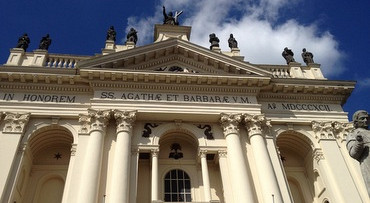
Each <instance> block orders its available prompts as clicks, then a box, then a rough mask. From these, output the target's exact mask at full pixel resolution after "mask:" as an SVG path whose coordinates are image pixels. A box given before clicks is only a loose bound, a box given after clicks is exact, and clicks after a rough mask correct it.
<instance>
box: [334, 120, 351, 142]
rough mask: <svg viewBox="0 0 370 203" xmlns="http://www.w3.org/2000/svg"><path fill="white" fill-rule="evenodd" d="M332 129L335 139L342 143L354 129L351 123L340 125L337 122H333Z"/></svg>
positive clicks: (340, 123)
mask: <svg viewBox="0 0 370 203" xmlns="http://www.w3.org/2000/svg"><path fill="white" fill-rule="evenodd" d="M333 128H334V133H335V135H336V137H337V138H339V139H340V141H342V142H343V141H346V140H347V135H348V134H349V133H350V132H352V131H353V130H354V129H355V128H354V126H353V123H350V122H346V123H342V122H338V121H335V122H333Z"/></svg>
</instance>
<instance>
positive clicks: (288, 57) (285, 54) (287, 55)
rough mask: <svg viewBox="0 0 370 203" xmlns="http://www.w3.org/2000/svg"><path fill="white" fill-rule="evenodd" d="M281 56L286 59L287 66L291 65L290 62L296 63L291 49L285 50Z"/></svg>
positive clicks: (286, 48)
mask: <svg viewBox="0 0 370 203" xmlns="http://www.w3.org/2000/svg"><path fill="white" fill-rule="evenodd" d="M281 55H282V56H283V57H284V58H285V60H286V63H287V64H289V63H290V62H295V60H294V58H293V56H294V53H293V52H292V50H291V49H288V47H285V48H284V51H283V53H282V54H281Z"/></svg>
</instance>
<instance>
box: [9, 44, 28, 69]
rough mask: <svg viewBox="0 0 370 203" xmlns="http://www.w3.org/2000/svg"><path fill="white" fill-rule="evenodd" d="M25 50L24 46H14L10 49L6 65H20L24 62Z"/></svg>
mask: <svg viewBox="0 0 370 203" xmlns="http://www.w3.org/2000/svg"><path fill="white" fill-rule="evenodd" d="M24 54H25V51H24V50H23V49H22V48H13V49H11V50H10V55H9V58H8V61H7V62H6V64H5V65H10V66H19V65H21V64H22V61H23V57H24Z"/></svg>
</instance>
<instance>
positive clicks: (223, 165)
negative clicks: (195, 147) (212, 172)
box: [218, 151, 234, 203]
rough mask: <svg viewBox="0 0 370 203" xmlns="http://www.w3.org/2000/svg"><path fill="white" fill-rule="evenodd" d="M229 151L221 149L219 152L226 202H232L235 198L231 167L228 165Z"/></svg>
mask: <svg viewBox="0 0 370 203" xmlns="http://www.w3.org/2000/svg"><path fill="white" fill-rule="evenodd" d="M226 156H227V152H226V151H219V152H218V164H219V166H220V173H221V180H222V188H223V192H224V201H225V202H226V203H232V202H234V200H233V193H232V190H231V183H230V176H229V169H228V167H227V158H226Z"/></svg>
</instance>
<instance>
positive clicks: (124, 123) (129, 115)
mask: <svg viewBox="0 0 370 203" xmlns="http://www.w3.org/2000/svg"><path fill="white" fill-rule="evenodd" d="M114 118H115V119H116V122H117V133H119V132H122V131H124V132H131V131H132V126H133V124H134V122H135V120H136V111H120V110H114Z"/></svg>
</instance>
